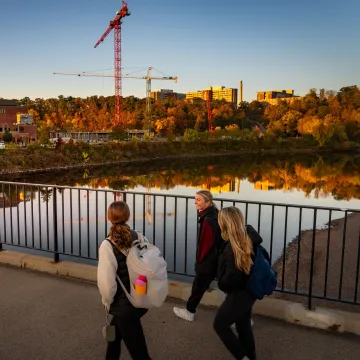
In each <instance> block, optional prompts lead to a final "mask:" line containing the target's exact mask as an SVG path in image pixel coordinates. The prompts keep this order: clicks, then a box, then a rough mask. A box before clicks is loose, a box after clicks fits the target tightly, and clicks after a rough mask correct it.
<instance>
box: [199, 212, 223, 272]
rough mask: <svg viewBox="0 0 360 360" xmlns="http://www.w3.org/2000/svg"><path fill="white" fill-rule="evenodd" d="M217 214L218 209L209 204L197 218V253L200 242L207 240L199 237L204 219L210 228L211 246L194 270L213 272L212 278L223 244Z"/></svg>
mask: <svg viewBox="0 0 360 360" xmlns="http://www.w3.org/2000/svg"><path fill="white" fill-rule="evenodd" d="M218 214H219V211H218V209H217V208H216V207H215V206H209V207H208V208H207V209H206V210H205V212H204V213H203V214H202V215H201V216H200V217H199V219H198V223H199V227H198V231H199V232H198V234H199V235H198V246H197V253H198V251H199V245H200V242H201V241H207V240H208V239H202V237H201V234H202V228H203V224H204V221H206V222H207V223H208V224H209V225H210V226H211V228H212V231H213V234H212V236H213V239H212V241H213V246H212V248H211V249H210V251H209V252H208V253H207V255H206V256H205V258H204V259H203V260H202V261H201V262H199V261H197V263H196V266H195V270H196V272H201V273H206V274H213V276H214V278H215V277H216V273H217V268H218V260H219V254H220V253H221V252H222V250H223V249H224V245H225V243H224V240H223V239H222V237H221V229H220V226H219V223H218ZM196 258H198V255H196Z"/></svg>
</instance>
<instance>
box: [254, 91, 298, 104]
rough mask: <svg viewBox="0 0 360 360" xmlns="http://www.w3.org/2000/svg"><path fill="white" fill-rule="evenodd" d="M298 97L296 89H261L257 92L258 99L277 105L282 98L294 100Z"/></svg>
mask: <svg viewBox="0 0 360 360" xmlns="http://www.w3.org/2000/svg"><path fill="white" fill-rule="evenodd" d="M298 98H299V96H297V95H294V90H270V91H259V92H258V93H257V97H256V100H258V101H261V102H267V103H269V104H271V105H276V104H278V102H279V101H281V100H285V101H293V100H295V99H298Z"/></svg>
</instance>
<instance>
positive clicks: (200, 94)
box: [186, 86, 238, 106]
mask: <svg viewBox="0 0 360 360" xmlns="http://www.w3.org/2000/svg"><path fill="white" fill-rule="evenodd" d="M209 90H210V91H211V94H212V95H211V99H212V100H225V101H226V102H228V103H230V104H233V105H234V106H236V105H237V98H238V89H233V88H226V87H224V86H210V87H208V88H206V89H205V90H198V91H189V92H187V93H186V100H192V99H202V100H206V99H207V93H208V91H209Z"/></svg>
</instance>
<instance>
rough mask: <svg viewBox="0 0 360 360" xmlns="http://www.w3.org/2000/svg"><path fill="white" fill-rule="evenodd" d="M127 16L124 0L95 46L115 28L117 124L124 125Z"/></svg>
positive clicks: (126, 5) (128, 14) (127, 11)
mask: <svg viewBox="0 0 360 360" xmlns="http://www.w3.org/2000/svg"><path fill="white" fill-rule="evenodd" d="M126 16H130V12H129V10H128V4H127V3H126V2H125V1H123V2H122V7H121V9H120V10H119V11H117V13H116V16H115V18H114V19H113V20H111V21H110V25H109V27H108V28H107V29H106V31H105V32H104V34H103V35H102V36H101V38H100V39H99V40H98V42H97V43H96V44H95V46H94V48H97V47H98V46H99V45H100V44H101V43H102V42H103V41H104V40H105V38H106V37H107V36H108V35H109V34H110V32H111V30H112V29H114V68H115V76H114V77H115V124H114V125H115V126H117V125H123V122H122V111H121V96H122V76H121V58H122V56H121V24H122V21H121V20H122V19H123V18H125V17H126Z"/></svg>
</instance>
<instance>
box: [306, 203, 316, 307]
mask: <svg viewBox="0 0 360 360" xmlns="http://www.w3.org/2000/svg"><path fill="white" fill-rule="evenodd" d="M316 219H317V209H314V220H313V234H312V244H311V263H310V280H309V298H308V309H309V310H311V308H312V288H313V280H314V279H313V277H314V261H315V239H316Z"/></svg>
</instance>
